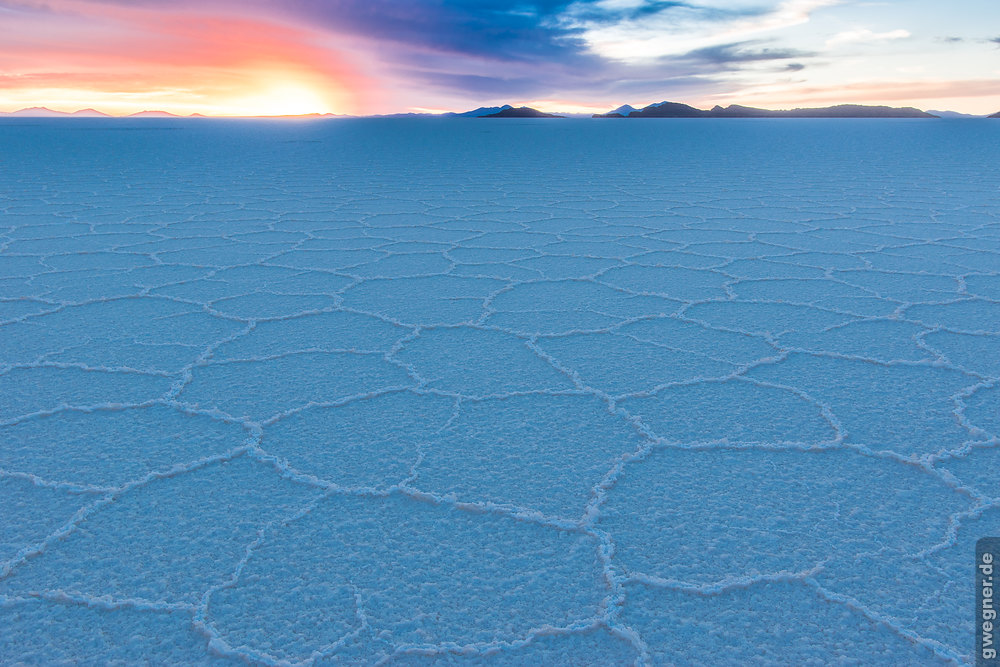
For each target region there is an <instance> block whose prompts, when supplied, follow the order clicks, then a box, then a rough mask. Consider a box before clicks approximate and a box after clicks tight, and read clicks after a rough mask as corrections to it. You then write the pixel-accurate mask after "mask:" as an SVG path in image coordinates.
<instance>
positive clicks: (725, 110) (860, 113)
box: [0, 102, 1000, 119]
mask: <svg viewBox="0 0 1000 667" xmlns="http://www.w3.org/2000/svg"><path fill="white" fill-rule="evenodd" d="M0 117H7V118H113V116H111V115H110V114H106V113H103V112H101V111H97V110H96V109H80V110H79V111H74V112H72V113H69V112H66V111H53V110H52V109H48V108H46V107H29V108H27V109H20V110H18V111H13V112H9V113H4V112H0ZM125 117H126V118H206V117H207V116H203V115H202V114H197V113H195V114H191V115H190V116H178V115H177V114H172V113H168V112H166V111H140V112H138V113H134V114H130V115H128V116H125ZM352 117H353V116H343V115H340V114H331V113H325V114H319V113H314V114H301V115H297V116H258V118H352ZM362 117H367V118H564V117H574V118H576V117H586V116H581V115H579V114H565V115H557V114H551V113H545V112H543V111H539V110H537V109H532V108H531V107H513V106H511V105H509V104H504V105H503V106H498V107H479V108H478V109H472V110H471V111H464V112H460V113H459V112H446V113H399V114H386V115H380V116H362ZM592 117H593V118H963V119H964V118H1000V112H997V113H995V114H993V115H991V116H976V115H973V114H964V113H959V112H957V111H921V110H920V109H915V108H913V107H888V106H865V105H861V104H839V105H836V106H832V107H822V108H816V109H787V110H772V109H758V108H756V107H746V106H741V105H738V104H731V105H729V106H727V107H721V106H715V107H713V108H711V109H708V110H705V109H698V108H696V107H693V106H690V105H687V104H681V103H680V102H660V103H658V104H650V105H648V106H645V107H643V108H641V109H636V108H635V107H633V106H631V105H629V104H623V105H622V106H620V107H618V108H617V109H614V110H612V111H609V112H607V113H601V114H593V116H592Z"/></svg>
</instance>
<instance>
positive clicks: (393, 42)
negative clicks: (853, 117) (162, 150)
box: [0, 0, 1000, 114]
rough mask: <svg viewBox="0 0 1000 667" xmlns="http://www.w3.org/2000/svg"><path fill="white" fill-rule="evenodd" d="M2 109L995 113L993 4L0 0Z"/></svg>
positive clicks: (999, 12)
mask: <svg viewBox="0 0 1000 667" xmlns="http://www.w3.org/2000/svg"><path fill="white" fill-rule="evenodd" d="M0 34H4V35H6V36H7V37H5V38H4V40H3V42H2V43H0V110H11V109H12V108H15V107H20V106H30V105H34V104H38V105H46V106H55V107H59V106H61V107H70V106H77V107H79V106H96V107H98V108H105V109H107V110H110V111H111V112H122V113H124V112H127V111H130V110H138V109H139V108H151V107H155V108H167V109H168V110H175V111H177V112H188V113H190V112H202V113H248V114H253V113H271V112H274V113H279V112H286V111H287V112H288V113H302V112H306V111H332V112H341V113H388V112H396V111H407V110H421V109H431V110H461V109H465V108H469V107H473V106H478V105H480V104H496V103H504V102H510V103H524V104H532V105H534V106H540V107H543V108H547V109H550V110H570V111H571V110H605V109H607V108H611V107H613V106H617V105H619V104H622V103H631V104H633V105H637V106H638V105H643V104H646V103H650V102H654V101H661V100H665V99H669V100H674V101H681V102H688V103H691V104H695V105H698V106H712V105H714V104H723V105H725V104H729V103H744V104H752V105H757V106H767V107H790V106H810V105H813V106H815V105H823V104H831V103H837V102H856V103H884V104H893V105H900V106H902V105H912V106H917V107H920V108H924V109H928V108H931V109H949V108H950V109H956V110H960V111H967V112H974V113H992V112H994V111H997V110H1000V2H996V0H958V1H956V2H951V3H941V2H931V1H930V0H905V1H904V0H889V1H883V2H870V1H859V0H725V1H723V0H690V1H686V0H576V1H568V0H531V1H523V2H521V1H517V0H514V1H513V2H501V1H500V0H480V1H475V0H325V1H324V0H284V1H278V0H243V1H242V2H236V1H235V0H200V1H198V2H192V1H190V0H172V1H167V0H138V1H130V2H126V1H125V0H47V1H46V2H35V1H32V0H14V1H11V0H0Z"/></svg>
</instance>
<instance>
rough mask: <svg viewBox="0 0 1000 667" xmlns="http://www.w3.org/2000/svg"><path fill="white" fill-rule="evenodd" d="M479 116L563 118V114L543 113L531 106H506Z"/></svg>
mask: <svg viewBox="0 0 1000 667" xmlns="http://www.w3.org/2000/svg"><path fill="white" fill-rule="evenodd" d="M479 118H563V116H557V115H555V114H551V113H543V112H541V111H539V110H538V109H532V108H531V107H517V108H516V109H515V108H514V107H508V108H506V109H504V110H503V111H498V112H497V113H489V114H485V115H483V116H479Z"/></svg>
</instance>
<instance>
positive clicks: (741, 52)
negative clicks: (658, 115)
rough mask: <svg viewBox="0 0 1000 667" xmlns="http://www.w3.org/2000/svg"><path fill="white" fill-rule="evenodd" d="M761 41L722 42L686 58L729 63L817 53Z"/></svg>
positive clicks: (699, 50) (692, 53)
mask: <svg viewBox="0 0 1000 667" xmlns="http://www.w3.org/2000/svg"><path fill="white" fill-rule="evenodd" d="M761 43H762V42H760V41H748V42H737V43H734V44H720V45H718V46H710V47H707V48H704V49H698V50H696V51H691V52H690V53H688V54H687V55H686V56H684V58H691V59H695V60H704V61H706V62H710V63H715V64H718V65H729V64H735V63H750V62H760V61H766V60H792V59H795V58H808V57H812V56H814V55H816V54H815V53H811V52H808V51H800V50H798V49H778V48H772V47H767V46H765V47H760V46H759V45H760V44H761Z"/></svg>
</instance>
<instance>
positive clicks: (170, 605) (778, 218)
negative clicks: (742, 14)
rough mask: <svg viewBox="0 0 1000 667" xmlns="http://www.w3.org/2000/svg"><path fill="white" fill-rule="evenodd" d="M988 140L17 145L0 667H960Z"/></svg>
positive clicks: (344, 132) (113, 140)
mask: <svg viewBox="0 0 1000 667" xmlns="http://www.w3.org/2000/svg"><path fill="white" fill-rule="evenodd" d="M998 129H1000V128H998V127H997V126H995V125H990V124H988V123H983V124H980V123H949V122H940V123H938V122H935V123H927V122H920V121H917V122H913V121H891V120H878V121H808V120H803V121H800V122H786V121H767V120H763V121H748V122H745V121H700V122H696V123H689V122H685V121H664V122H657V123H621V124H616V123H607V124H602V123H593V122H587V121H571V120H568V121H563V122H560V123H558V124H546V123H534V122H531V121H510V122H494V123H480V122H458V121H447V122H446V121H378V120H356V121H343V122H331V123H315V124H308V123H304V124H296V123H267V122H249V121H248V122H215V121H204V122H183V121H162V120H156V121H149V120H146V121H121V120H115V121H112V120H102V121H87V120H73V121H66V120H60V121H56V122H53V121H38V120H31V121H24V120H8V121H4V122H3V123H2V124H0V146H2V147H3V151H2V156H0V493H2V494H3V498H4V511H3V513H2V516H0V614H2V616H3V619H2V621H0V623H2V624H3V627H4V631H3V633H0V662H29V663H31V662H42V663H44V662H60V661H61V662H96V663H107V662H126V663H131V662H138V661H153V662H159V663H185V664H203V663H223V662H233V661H236V662H239V661H241V660H242V661H249V662H254V663H262V664H273V665H277V664H313V663H315V664H392V665H431V664H434V665H459V664H481V665H521V664H551V665H563V664H566V665H569V664H595V665H596V664H600V665H619V664H621V665H629V664H706V663H708V664H711V663H726V664H735V663H739V664H761V665H766V664H829V663H837V664H864V665H871V664H905V665H912V664H968V663H970V662H971V660H972V656H971V652H970V651H971V646H972V625H971V612H970V611H969V610H970V609H971V607H970V604H971V602H970V601H971V600H972V590H971V587H972V585H973V579H972V576H971V571H970V567H971V554H972V553H973V550H972V545H973V544H974V542H975V540H976V539H977V538H978V537H981V536H984V535H990V534H993V535H996V534H1000V495H998V493H997V488H998V483H1000V472H998V471H1000V437H998V436H1000V417H998V415H1000V207H998V204H1000V189H998V186H1000V181H998V178H997V175H996V171H995V165H996V164H997V162H998V161H1000V148H998V147H1000V141H997V139H998V137H997V136H996V133H997V131H998Z"/></svg>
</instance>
